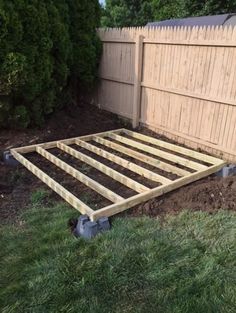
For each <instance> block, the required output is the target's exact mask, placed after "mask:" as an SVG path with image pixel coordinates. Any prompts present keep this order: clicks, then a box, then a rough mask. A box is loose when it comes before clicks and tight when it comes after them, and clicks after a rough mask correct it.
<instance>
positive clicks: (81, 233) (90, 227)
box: [74, 215, 111, 239]
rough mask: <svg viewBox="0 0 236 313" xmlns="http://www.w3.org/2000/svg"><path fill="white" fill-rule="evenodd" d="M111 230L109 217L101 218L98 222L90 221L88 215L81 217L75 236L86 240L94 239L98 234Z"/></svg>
mask: <svg viewBox="0 0 236 313" xmlns="http://www.w3.org/2000/svg"><path fill="white" fill-rule="evenodd" d="M110 228H111V226H110V223H109V220H108V218H107V217H101V218H99V219H98V220H97V221H96V222H92V221H90V220H89V217H88V216H87V215H81V216H80V217H79V218H78V223H77V226H76V229H75V232H74V233H75V235H76V236H78V237H83V238H85V239H91V238H94V237H95V236H96V235H97V234H99V233H101V232H104V231H107V230H109V229H110Z"/></svg>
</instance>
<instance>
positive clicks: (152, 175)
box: [75, 139, 171, 184]
mask: <svg viewBox="0 0 236 313" xmlns="http://www.w3.org/2000/svg"><path fill="white" fill-rule="evenodd" d="M75 143H76V144H77V145H79V146H81V147H83V148H85V149H87V150H89V151H91V152H93V153H96V154H97V155H99V156H102V157H103V158H105V159H108V160H110V161H112V162H114V163H116V164H118V165H120V166H123V167H125V168H127V169H128V170H130V171H132V172H134V173H136V174H138V175H141V176H144V177H145V178H147V179H150V180H153V181H156V182H159V183H162V184H168V183H170V182H171V180H170V179H168V178H166V177H164V176H161V175H158V174H156V173H153V172H151V171H149V170H147V169H146V168H144V167H141V166H138V165H136V164H135V163H133V162H130V161H127V160H125V159H123V158H121V157H119V156H117V155H114V154H112V153H109V152H107V151H105V150H103V149H101V148H98V147H96V146H94V145H91V144H89V143H87V142H85V141H82V140H78V139H76V140H75Z"/></svg>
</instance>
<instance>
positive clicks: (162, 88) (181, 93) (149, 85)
mask: <svg viewBox="0 0 236 313" xmlns="http://www.w3.org/2000/svg"><path fill="white" fill-rule="evenodd" d="M141 86H142V87H145V88H149V89H154V90H159V91H165V92H168V93H172V94H175V95H179V96H183V97H190V98H195V99H200V100H205V101H211V102H216V103H224V104H227V105H232V106H236V102H235V100H232V99H225V98H221V99H220V98H217V97H212V96H206V95H203V94H197V93H194V92H191V91H188V90H179V89H174V88H167V87H166V86H160V85H157V84H153V83H152V82H141Z"/></svg>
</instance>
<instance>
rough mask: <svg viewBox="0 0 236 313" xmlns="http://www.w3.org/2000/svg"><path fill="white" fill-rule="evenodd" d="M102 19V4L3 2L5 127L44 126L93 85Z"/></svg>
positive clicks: (0, 78) (0, 93)
mask: <svg viewBox="0 0 236 313" xmlns="http://www.w3.org/2000/svg"><path fill="white" fill-rule="evenodd" d="M99 19H100V6H99V3H98V0H90V1H83V0H11V1H9V0H0V127H6V126H21V127H27V126H28V125H29V124H30V123H31V124H34V125H40V124H42V123H43V121H44V117H45V116H46V115H47V114H49V113H51V112H53V110H54V109H55V108H56V107H58V106H62V105H64V104H65V103H63V100H62V99H67V104H68V99H70V98H72V97H73V91H74V89H75V86H83V87H84V86H86V85H89V84H91V83H92V82H93V80H94V77H95V74H96V68H97V63H98V57H99V53H100V48H101V47H100V43H99V40H98V38H97V35H96V27H97V26H98V25H99ZM64 101H65V100H64ZM68 105H69V104H68Z"/></svg>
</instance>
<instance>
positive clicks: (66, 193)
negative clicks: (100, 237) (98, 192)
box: [11, 150, 93, 216]
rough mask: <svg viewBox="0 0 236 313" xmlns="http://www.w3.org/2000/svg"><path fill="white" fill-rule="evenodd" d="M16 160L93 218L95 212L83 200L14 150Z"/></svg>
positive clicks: (76, 207)
mask: <svg viewBox="0 0 236 313" xmlns="http://www.w3.org/2000/svg"><path fill="white" fill-rule="evenodd" d="M11 153H12V155H13V156H14V158H15V159H16V160H17V161H19V162H20V163H21V164H23V165H24V166H25V167H26V168H27V169H28V170H29V171H30V172H32V173H33V174H34V175H35V176H37V177H38V178H39V179H40V180H41V181H42V182H44V183H45V184H46V185H48V186H49V187H50V188H51V189H52V190H53V191H55V192H56V193H57V194H59V195H60V196H61V197H62V198H63V199H65V200H66V201H67V202H68V203H69V204H70V205H72V206H73V207H74V208H75V209H76V210H78V211H80V212H81V213H82V214H88V215H89V216H91V214H92V213H93V210H92V209H91V208H90V207H89V206H87V205H86V204H85V203H83V202H82V201H81V200H79V199H78V198H76V197H75V196H74V195H73V194H72V193H71V192H69V191H68V190H66V189H65V188H64V187H63V186H61V185H60V184H59V183H57V182H56V181H55V180H54V179H52V178H51V177H50V176H48V175H47V174H46V173H44V172H43V171H42V170H40V169H39V168H38V167H37V166H35V165H34V164H33V163H31V162H30V161H28V160H27V159H26V158H25V157H23V156H22V155H20V154H19V153H18V152H16V151H14V150H12V151H11Z"/></svg>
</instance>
